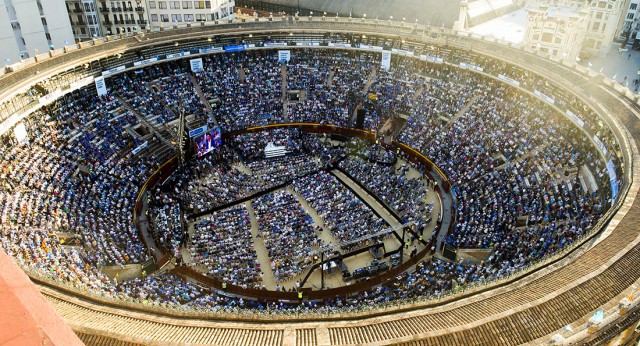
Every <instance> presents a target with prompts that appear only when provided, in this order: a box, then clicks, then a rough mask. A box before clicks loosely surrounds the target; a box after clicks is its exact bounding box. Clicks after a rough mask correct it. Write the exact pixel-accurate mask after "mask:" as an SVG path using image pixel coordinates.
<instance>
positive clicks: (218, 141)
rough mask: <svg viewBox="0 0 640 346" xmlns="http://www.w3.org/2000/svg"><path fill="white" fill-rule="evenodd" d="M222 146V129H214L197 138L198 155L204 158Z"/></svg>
mask: <svg viewBox="0 0 640 346" xmlns="http://www.w3.org/2000/svg"><path fill="white" fill-rule="evenodd" d="M221 145H222V132H220V128H219V127H216V128H213V129H212V130H211V131H209V132H205V133H204V134H203V135H201V136H198V137H196V154H197V155H198V157H202V156H203V155H206V154H208V153H210V152H211V151H213V150H214V149H215V148H218V147H220V146H221Z"/></svg>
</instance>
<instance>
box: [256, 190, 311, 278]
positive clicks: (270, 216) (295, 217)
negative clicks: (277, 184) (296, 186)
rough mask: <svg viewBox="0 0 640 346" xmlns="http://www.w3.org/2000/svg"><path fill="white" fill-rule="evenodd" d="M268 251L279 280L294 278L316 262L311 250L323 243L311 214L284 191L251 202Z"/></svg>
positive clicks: (275, 274)
mask: <svg viewBox="0 0 640 346" xmlns="http://www.w3.org/2000/svg"><path fill="white" fill-rule="evenodd" d="M251 204H252V206H253V209H254V210H255V211H256V219H257V220H258V227H259V229H260V232H261V234H262V237H263V239H264V245H265V246H266V247H267V251H268V252H269V259H270V260H271V267H272V269H273V272H274V276H275V279H276V281H283V280H288V279H292V278H294V277H295V276H296V275H298V274H300V273H302V272H303V271H304V270H305V269H306V268H307V267H308V266H309V265H310V264H312V263H313V259H312V258H311V255H310V252H311V250H312V248H313V247H314V246H318V245H320V240H319V239H318V236H317V235H316V231H317V230H318V226H315V225H314V223H313V219H312V218H311V216H310V215H309V214H308V213H307V212H306V211H305V209H304V208H303V207H302V205H300V203H299V202H298V201H297V200H296V198H295V197H294V196H293V195H292V194H291V193H289V192H287V191H285V190H279V191H276V192H273V193H268V194H266V195H263V196H261V197H259V198H257V199H256V200H254V201H253V202H252V203H251Z"/></svg>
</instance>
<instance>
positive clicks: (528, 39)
mask: <svg viewBox="0 0 640 346" xmlns="http://www.w3.org/2000/svg"><path fill="white" fill-rule="evenodd" d="M527 21H528V22H527V25H526V29H525V35H524V44H525V45H526V46H528V47H530V48H532V49H537V50H539V51H541V52H543V53H548V54H549V55H551V56H554V57H556V58H558V59H562V60H565V61H570V62H573V61H575V60H576V58H577V57H578V56H579V54H580V51H581V49H582V43H583V41H584V39H585V35H586V30H587V26H588V24H589V12H588V11H586V10H576V9H574V8H566V7H561V8H559V7H554V8H550V7H548V6H546V5H542V6H540V7H539V8H537V9H530V10H529V13H528V16H527Z"/></svg>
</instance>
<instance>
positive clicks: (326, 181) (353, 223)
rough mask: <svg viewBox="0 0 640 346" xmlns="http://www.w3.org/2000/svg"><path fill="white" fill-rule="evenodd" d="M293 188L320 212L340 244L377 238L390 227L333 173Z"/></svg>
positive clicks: (299, 182)
mask: <svg viewBox="0 0 640 346" xmlns="http://www.w3.org/2000/svg"><path fill="white" fill-rule="evenodd" d="M292 186H293V188H294V189H295V190H296V191H297V192H298V193H299V194H300V195H301V196H302V197H303V198H304V199H305V200H306V201H307V202H308V203H309V205H311V207H312V208H313V209H315V210H316V211H317V212H318V215H320V217H321V218H322V220H323V222H324V224H325V225H326V226H327V227H328V228H329V230H330V231H331V234H332V235H333V237H334V238H335V239H336V240H338V242H340V241H345V240H351V239H355V238H359V237H362V236H366V235H367V234H373V233H375V232H376V231H380V230H382V229H385V228H388V227H389V224H387V222H386V221H384V220H383V219H382V218H380V217H379V216H377V215H376V214H374V213H373V211H372V210H371V209H370V208H369V207H368V206H367V205H366V204H364V203H363V202H362V201H361V200H360V199H359V198H358V197H357V196H356V195H355V194H354V193H353V192H351V191H350V190H349V189H347V188H346V187H345V186H344V185H343V184H342V183H341V182H340V181H339V180H338V179H337V178H335V177H334V176H333V175H331V174H329V173H326V172H318V173H316V174H313V175H311V176H308V177H304V178H302V179H298V180H295V181H294V182H293V184H292ZM390 233H391V232H390Z"/></svg>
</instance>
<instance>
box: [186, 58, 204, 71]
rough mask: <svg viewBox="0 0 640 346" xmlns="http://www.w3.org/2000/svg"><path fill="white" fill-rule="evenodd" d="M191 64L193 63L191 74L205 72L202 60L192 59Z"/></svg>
mask: <svg viewBox="0 0 640 346" xmlns="http://www.w3.org/2000/svg"><path fill="white" fill-rule="evenodd" d="M189 62H190V63H191V72H201V71H203V70H204V67H203V65H202V58H198V59H191V60H189Z"/></svg>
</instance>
